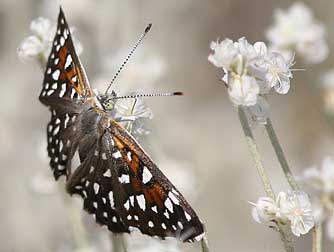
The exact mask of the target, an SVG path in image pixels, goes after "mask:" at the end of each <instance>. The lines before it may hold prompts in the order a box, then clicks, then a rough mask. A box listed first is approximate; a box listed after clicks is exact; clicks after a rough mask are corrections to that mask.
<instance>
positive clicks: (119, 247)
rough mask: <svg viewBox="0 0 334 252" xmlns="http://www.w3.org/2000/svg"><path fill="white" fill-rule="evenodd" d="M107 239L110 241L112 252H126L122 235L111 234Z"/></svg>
mask: <svg viewBox="0 0 334 252" xmlns="http://www.w3.org/2000/svg"><path fill="white" fill-rule="evenodd" d="M109 237H110V241H111V246H112V252H127V249H126V241H125V239H124V236H123V234H114V233H111V234H110V235H109Z"/></svg>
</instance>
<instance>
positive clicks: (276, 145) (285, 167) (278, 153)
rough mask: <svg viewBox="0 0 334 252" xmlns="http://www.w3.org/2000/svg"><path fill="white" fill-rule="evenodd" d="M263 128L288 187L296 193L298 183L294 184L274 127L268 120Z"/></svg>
mask: <svg viewBox="0 0 334 252" xmlns="http://www.w3.org/2000/svg"><path fill="white" fill-rule="evenodd" d="M265 127H266V131H267V134H268V136H269V139H270V142H271V145H272V146H273V148H274V150H275V153H276V156H277V159H278V161H279V163H280V165H281V167H282V170H283V172H284V175H285V177H286V179H287V181H288V183H289V185H290V186H291V188H292V189H293V190H294V191H298V190H299V186H298V183H297V182H296V180H295V178H294V177H293V175H292V172H291V170H290V167H289V165H288V162H287V160H286V158H285V155H284V152H283V149H282V147H281V145H280V143H279V141H278V138H277V135H276V133H275V130H274V127H273V125H272V123H271V121H270V119H269V118H268V119H267V123H266V125H265Z"/></svg>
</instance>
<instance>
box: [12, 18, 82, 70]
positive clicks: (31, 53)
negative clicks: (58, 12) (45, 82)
mask: <svg viewBox="0 0 334 252" xmlns="http://www.w3.org/2000/svg"><path fill="white" fill-rule="evenodd" d="M56 29H57V24H56V23H54V22H51V21H50V20H49V19H46V18H43V17H39V18H37V19H35V20H33V21H32V22H31V24H30V30H31V32H32V34H33V35H31V36H29V37H27V38H25V39H24V40H23V41H22V42H21V44H20V45H19V47H18V48H17V54H18V57H19V59H20V60H21V61H22V62H27V61H31V60H38V61H39V63H40V64H41V66H42V68H44V67H45V63H46V61H47V59H48V57H49V54H50V51H51V47H52V41H53V38H54V36H55V33H56ZM70 30H71V33H73V31H74V28H72V27H71V28H70ZM72 39H73V43H74V46H75V49H76V52H77V54H78V55H80V53H81V52H82V45H81V43H80V42H79V41H78V40H77V39H76V38H75V37H74V36H73V35H72Z"/></svg>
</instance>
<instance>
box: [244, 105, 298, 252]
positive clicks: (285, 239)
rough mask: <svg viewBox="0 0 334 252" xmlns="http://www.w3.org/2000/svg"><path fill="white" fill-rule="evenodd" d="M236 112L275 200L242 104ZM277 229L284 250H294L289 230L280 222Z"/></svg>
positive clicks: (266, 186) (258, 168)
mask: <svg viewBox="0 0 334 252" xmlns="http://www.w3.org/2000/svg"><path fill="white" fill-rule="evenodd" d="M238 114H239V120H240V123H241V126H242V129H243V131H244V134H245V138H246V142H247V145H248V148H249V150H250V152H251V155H252V158H253V160H254V163H255V166H256V169H257V171H258V173H259V175H260V178H261V181H262V184H263V186H264V189H265V191H266V194H267V196H268V197H270V198H272V199H273V200H275V193H274V190H273V188H272V186H271V184H270V180H269V177H268V175H267V173H266V171H265V169H264V167H263V164H262V161H261V156H260V153H259V151H258V148H257V145H256V142H255V140H254V137H253V134H252V130H251V128H250V126H249V123H248V121H247V117H246V114H245V111H244V109H243V108H242V106H239V107H238ZM278 230H279V233H280V237H281V240H282V242H283V244H284V248H285V250H286V251H287V252H294V248H293V245H292V240H291V239H290V238H289V237H288V235H287V234H288V233H289V232H287V231H286V229H285V228H284V227H283V226H282V225H280V224H278Z"/></svg>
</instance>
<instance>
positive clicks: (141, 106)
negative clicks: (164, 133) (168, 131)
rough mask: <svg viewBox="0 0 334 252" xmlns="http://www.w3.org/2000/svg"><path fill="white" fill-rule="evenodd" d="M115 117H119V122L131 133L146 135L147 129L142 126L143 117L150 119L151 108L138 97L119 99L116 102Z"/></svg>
mask: <svg viewBox="0 0 334 252" xmlns="http://www.w3.org/2000/svg"><path fill="white" fill-rule="evenodd" d="M115 107H116V111H117V113H116V117H121V118H122V119H123V120H125V121H124V122H121V124H123V126H124V127H126V128H127V129H128V130H129V131H130V132H131V133H132V134H133V135H135V136H139V135H147V134H149V131H148V130H147V129H146V128H145V127H144V121H145V119H152V118H153V112H152V110H151V109H150V108H149V107H148V106H147V105H146V103H144V101H143V100H142V99H140V98H136V99H130V98H129V99H119V100H117V102H116V104H115Z"/></svg>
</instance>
